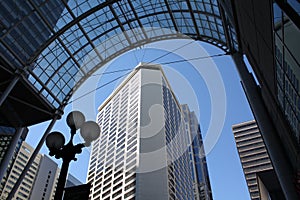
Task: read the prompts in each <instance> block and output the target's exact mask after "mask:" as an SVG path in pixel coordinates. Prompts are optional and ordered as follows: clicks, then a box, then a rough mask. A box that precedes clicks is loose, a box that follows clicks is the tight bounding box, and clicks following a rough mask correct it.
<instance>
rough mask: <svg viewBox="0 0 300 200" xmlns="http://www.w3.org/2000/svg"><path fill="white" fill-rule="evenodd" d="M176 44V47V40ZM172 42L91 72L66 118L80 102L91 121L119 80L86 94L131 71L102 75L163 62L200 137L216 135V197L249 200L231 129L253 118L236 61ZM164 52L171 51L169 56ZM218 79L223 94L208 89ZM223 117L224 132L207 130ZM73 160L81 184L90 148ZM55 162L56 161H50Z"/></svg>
mask: <svg viewBox="0 0 300 200" xmlns="http://www.w3.org/2000/svg"><path fill="white" fill-rule="evenodd" d="M174 42H175V43H176V41H174ZM175 43H173V44H172V43H163V42H161V44H162V45H161V44H154V45H150V46H148V47H147V48H146V47H142V48H139V49H136V50H135V51H131V52H129V53H126V54H125V55H122V56H120V57H119V58H117V59H115V60H114V61H112V62H110V63H109V64H108V65H106V67H105V68H102V69H101V70H98V71H97V72H95V74H94V76H93V77H92V79H93V81H91V82H89V83H88V82H87V83H86V86H83V87H82V88H81V89H79V91H78V92H77V95H76V96H77V97H80V96H82V95H83V96H84V97H83V98H81V99H78V100H76V97H75V98H74V102H73V104H69V105H68V106H67V108H66V109H65V116H66V115H67V113H69V112H70V111H71V110H72V109H74V108H75V109H76V108H77V107H78V104H80V105H81V106H82V105H84V106H88V107H89V108H83V110H92V112H93V113H88V114H87V115H88V118H89V119H91V120H95V114H96V110H97V107H98V106H99V105H100V104H101V102H102V101H103V100H104V99H105V98H106V97H107V96H108V95H109V94H110V93H111V92H112V91H113V89H114V88H115V87H116V86H117V84H118V83H120V81H121V79H119V80H118V81H115V82H113V83H112V84H109V85H107V86H105V87H102V88H100V89H98V90H96V91H95V92H93V93H91V94H89V95H85V94H86V93H87V92H89V91H92V89H93V88H97V87H99V86H101V85H103V84H105V83H107V82H109V81H110V80H112V79H114V78H117V77H120V76H123V75H124V74H126V73H128V72H130V71H121V72H116V73H113V74H106V75H100V74H102V73H103V71H106V72H109V71H114V70H119V69H128V68H134V67H135V66H136V65H137V64H138V63H139V62H141V61H143V62H150V61H153V62H154V63H158V64H162V65H163V68H164V71H165V72H166V75H167V78H168V79H169V81H170V84H171V87H172V88H173V90H174V91H175V94H176V96H177V97H178V99H179V102H180V103H182V104H184V103H187V104H189V106H190V108H191V110H194V111H195V112H196V113H197V116H198V118H199V119H200V120H199V121H200V122H199V123H200V126H201V130H202V135H203V137H204V139H205V138H206V137H208V135H210V134H216V135H218V137H217V139H216V141H215V142H216V143H215V145H213V147H212V148H211V150H209V152H207V153H208V155H207V162H208V169H209V176H210V180H211V186H212V192H213V197H214V199H215V200H233V199H238V200H248V199H250V197H249V193H248V190H247V186H246V182H245V179H244V175H243V171H242V168H241V164H240V161H239V157H238V154H237V150H236V146H235V142H234V137H233V133H232V130H231V126H232V125H233V124H236V123H240V122H244V121H248V120H252V119H253V116H252V114H251V111H250V108H249V106H248V103H247V100H246V98H245V95H244V92H243V90H242V87H241V84H240V80H239V77H238V74H237V71H236V69H235V66H234V63H233V61H232V59H231V58H230V56H228V55H224V56H216V57H214V58H207V55H206V54H205V51H203V52H199V51H198V49H197V48H198V46H200V48H201V47H203V48H205V50H206V51H207V53H208V54H209V55H218V54H223V53H224V52H222V51H221V50H219V49H217V48H216V47H213V46H212V45H209V44H206V43H201V42H193V43H189V42H186V46H185V47H184V48H182V49H181V50H182V52H183V53H182V52H181V53H180V51H179V50H178V49H176V45H177V46H178V45H179V44H177V43H176V44H175ZM164 45H167V46H168V48H165V46H164ZM196 46H197V47H196ZM172 49H173V50H172ZM168 51H171V52H173V53H168ZM185 56H190V57H189V58H197V59H195V61H197V62H195V63H188V62H182V60H184V59H186V57H185ZM158 58H159V59H158ZM212 63H215V64H216V69H215V71H214V72H213V73H219V74H220V77H221V80H219V79H220V77H219V79H218V77H217V76H209V77H204V75H203V73H207V74H209V73H212V71H213V70H214V69H213V67H210V64H212ZM195 64H197V66H196V68H195V66H194V65H195ZM197 67H201V70H204V71H205V70H206V72H203V73H202V72H200V73H199V70H198V69H200V68H197ZM123 78H124V76H123ZM218 81H219V82H220V81H221V82H222V84H224V88H225V90H224V91H223V90H222V87H220V88H216V89H215V90H214V89H211V88H210V86H209V84H214V83H217V82H218ZM90 84H92V85H90ZM223 93H224V94H225V99H224V98H223V96H222V94H223ZM218 97H220V99H219V100H218V101H219V103H220V105H217V106H215V105H214V104H215V103H214V100H213V99H214V98H218ZM85 99H92V101H88V100H87V102H92V103H93V104H91V103H85ZM76 103H77V104H76ZM224 105H225V109H226V110H225V113H224V110H222V108H221V107H222V106H224ZM218 106H221V107H218ZM222 113H223V114H225V115H224V116H225V118H224V126H221V130H222V131H221V132H220V134H218V133H214V130H215V129H211V122H212V121H214V120H215V122H219V123H220V124H221V125H222V124H223V122H222V119H221V118H222ZM65 116H64V117H63V118H62V119H61V120H59V121H58V122H57V123H56V125H55V126H54V128H53V130H57V131H60V132H62V133H64V135H65V137H66V139H67V141H68V137H69V134H68V132H69V130H68V127H67V126H66V124H65ZM93 117H94V118H93ZM212 118H214V119H212ZM219 118H220V119H219ZM48 124H49V122H45V123H42V124H39V125H35V126H32V127H30V132H29V134H28V137H27V139H26V141H27V142H28V143H29V144H31V145H32V146H33V147H35V146H36V145H37V143H38V140H39V139H40V135H41V134H42V133H43V132H44V131H45V129H46V128H47V125H48ZM213 126H214V127H215V126H216V125H214V124H213ZM216 131H217V130H215V132H216ZM210 132H212V133H210ZM79 142H81V138H80V137H79V136H76V137H75V143H79ZM41 153H44V154H48V150H47V147H46V146H45V145H44V146H43V148H42V150H41ZM77 158H78V161H76V162H72V163H71V165H70V169H69V172H71V173H72V174H73V175H74V176H75V177H77V178H78V179H79V180H81V181H82V182H85V179H86V174H87V173H86V172H87V168H88V160H89V149H88V148H85V149H84V151H83V153H82V154H80V155H77ZM53 160H56V159H55V158H53ZM56 161H57V160H56ZM58 164H59V165H61V162H60V161H58Z"/></svg>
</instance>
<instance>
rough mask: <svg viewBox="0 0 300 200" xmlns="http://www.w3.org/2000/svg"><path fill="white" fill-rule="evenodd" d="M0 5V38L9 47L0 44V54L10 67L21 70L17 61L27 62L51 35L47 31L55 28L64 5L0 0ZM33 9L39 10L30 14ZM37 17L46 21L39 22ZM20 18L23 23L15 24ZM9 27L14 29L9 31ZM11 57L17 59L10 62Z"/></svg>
mask: <svg viewBox="0 0 300 200" xmlns="http://www.w3.org/2000/svg"><path fill="white" fill-rule="evenodd" d="M0 5H1V12H0V18H1V20H0V36H1V37H3V38H5V40H6V41H9V42H8V43H7V45H9V46H3V45H0V51H1V52H2V53H3V56H5V58H6V59H8V61H9V62H11V64H13V65H14V67H22V64H21V63H20V62H18V59H20V60H28V59H30V57H31V56H32V55H33V54H34V53H35V52H36V51H37V50H38V49H39V48H40V47H41V46H42V45H43V43H44V42H45V41H47V39H49V37H50V36H51V34H52V32H51V30H50V29H51V28H54V27H55V25H56V23H57V21H58V19H59V17H60V15H61V13H62V11H63V9H64V8H65V6H64V4H63V3H62V2H61V1H60V0H53V1H47V2H43V1H37V0H34V1H2V2H1V3H0ZM35 7H39V10H38V11H35V12H32V10H34V8H35ZM40 15H41V16H43V17H45V18H46V19H47V21H46V22H45V21H43V18H42V17H41V16H40ZM20 19H23V20H22V22H21V23H18V22H19V20H20ZM12 26H14V27H15V28H14V30H12V31H11V30H10V28H11V27H12ZM8 38H9V39H8ZM6 48H9V49H10V51H7V50H6ZM14 54H15V55H17V56H18V59H13V56H14Z"/></svg>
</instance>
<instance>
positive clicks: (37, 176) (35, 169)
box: [1, 142, 58, 200]
mask: <svg viewBox="0 0 300 200" xmlns="http://www.w3.org/2000/svg"><path fill="white" fill-rule="evenodd" d="M33 151H34V149H33V148H32V147H31V146H30V145H29V144H27V143H26V142H23V143H22V146H21V148H20V150H19V152H18V154H17V157H16V159H15V162H14V163H13V166H12V169H11V171H10V173H9V175H8V178H7V181H6V183H5V185H4V188H3V191H2V194H1V198H2V199H5V197H6V196H7V195H8V194H9V193H10V191H11V189H12V188H13V186H14V183H15V182H16V181H17V179H18V177H19V176H20V174H21V173H22V170H23V169H24V167H25V165H26V163H27V161H28V159H29V158H30V155H31V154H32V152H33ZM57 169H58V168H57V164H56V163H55V162H54V161H52V160H51V159H50V158H48V157H47V156H45V155H42V154H38V155H37V157H36V158H35V160H34V162H33V163H32V165H31V167H30V169H29V171H28V173H27V174H26V175H25V178H24V180H23V181H22V183H21V185H20V187H19V188H18V190H17V191H16V193H15V196H14V199H23V200H28V199H32V200H33V199H44V200H50V199H52V198H53V197H54V190H53V188H54V187H53V185H54V182H55V180H56V178H57V176H58V173H57Z"/></svg>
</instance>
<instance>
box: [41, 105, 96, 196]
mask: <svg viewBox="0 0 300 200" xmlns="http://www.w3.org/2000/svg"><path fill="white" fill-rule="evenodd" d="M66 121H67V124H68V126H69V127H70V129H71V138H70V141H69V142H68V144H66V145H65V137H64V136H63V134H62V133H60V132H57V131H55V132H52V133H49V135H48V136H47V138H46V145H47V147H48V148H49V150H50V152H49V155H50V156H55V158H57V159H59V158H62V160H63V163H62V167H61V171H60V175H59V178H58V182H57V187H56V192H55V196H54V200H62V196H63V191H64V187H65V183H66V178H67V174H68V168H69V164H70V162H71V161H72V160H74V161H76V160H77V158H75V155H76V154H80V153H81V152H82V148H83V147H85V146H90V145H91V142H92V141H94V140H95V139H97V138H98V137H99V135H100V127H99V126H98V124H97V123H96V122H93V121H85V117H84V115H83V114H82V113H81V112H79V111H73V112H70V113H69V114H68V116H67V119H66ZM78 129H80V134H81V136H82V137H83V139H84V141H85V143H80V144H76V145H74V144H73V137H74V135H75V134H76V131H77V130H78Z"/></svg>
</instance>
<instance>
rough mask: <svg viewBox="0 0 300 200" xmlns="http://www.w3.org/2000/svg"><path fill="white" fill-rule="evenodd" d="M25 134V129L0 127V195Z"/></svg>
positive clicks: (26, 131)
mask: <svg viewBox="0 0 300 200" xmlns="http://www.w3.org/2000/svg"><path fill="white" fill-rule="evenodd" d="M27 133H28V129H27V128H13V127H5V126H0V166H1V168H0V169H1V176H0V179H1V185H0V194H1V193H2V190H3V187H4V185H5V183H6V181H7V176H8V174H9V173H10V170H11V167H12V164H13V163H14V161H15V159H16V156H17V153H18V151H19V149H20V147H21V145H22V142H23V141H24V140H25V138H26V136H27ZM15 135H17V136H15ZM18 136H20V137H18ZM2 170H3V171H2Z"/></svg>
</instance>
